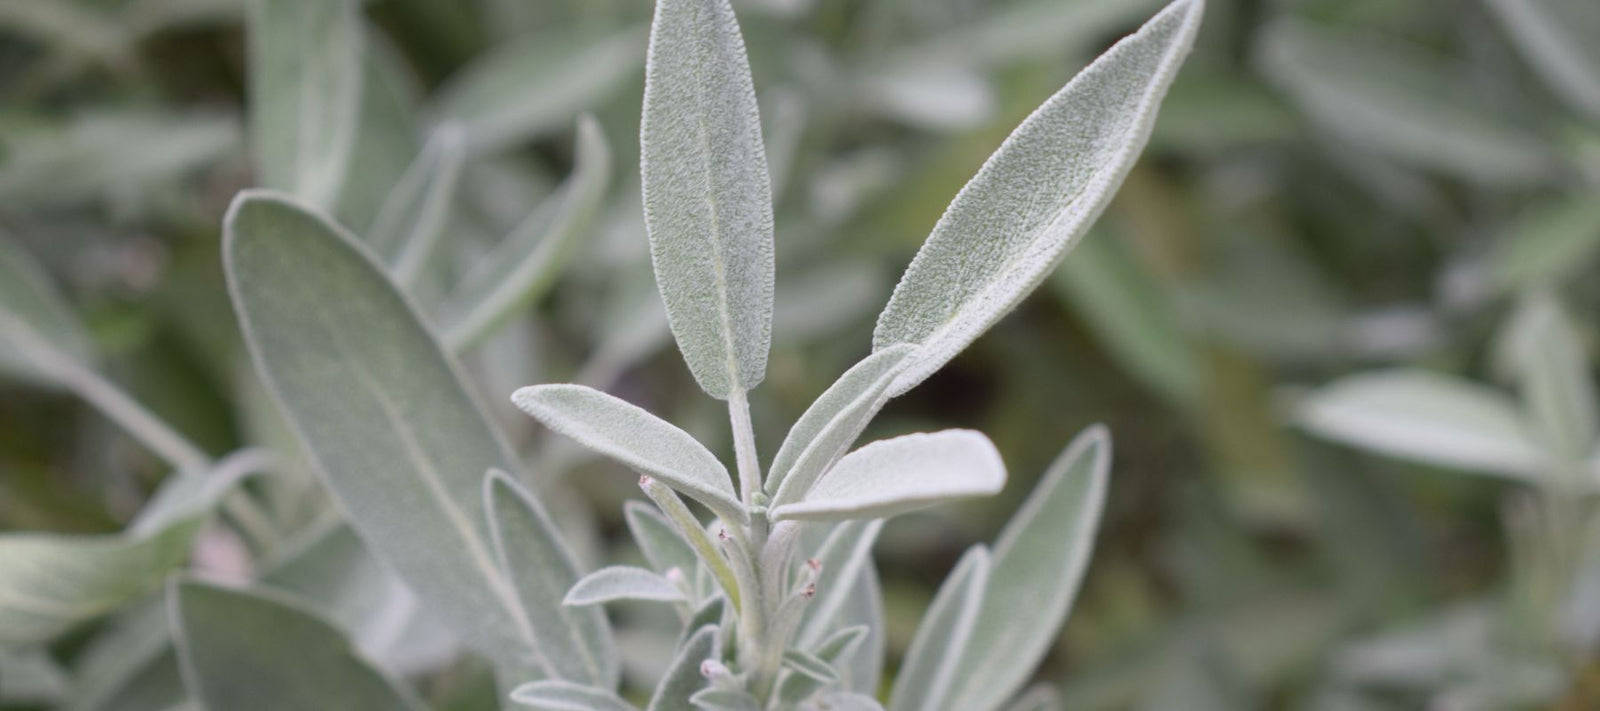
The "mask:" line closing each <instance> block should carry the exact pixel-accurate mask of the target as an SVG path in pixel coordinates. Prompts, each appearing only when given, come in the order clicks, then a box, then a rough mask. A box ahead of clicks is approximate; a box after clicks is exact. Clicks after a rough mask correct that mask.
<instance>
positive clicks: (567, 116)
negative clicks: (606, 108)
mask: <svg viewBox="0 0 1600 711" xmlns="http://www.w3.org/2000/svg"><path fill="white" fill-rule="evenodd" d="M642 44H643V43H642V41H641V38H640V32H639V31H638V30H637V29H628V30H623V31H622V32H618V33H616V34H614V35H611V36H609V37H605V38H599V39H596V38H594V37H584V36H581V34H580V35H573V34H572V33H571V32H569V31H566V30H561V31H556V32H551V33H548V34H546V35H543V36H540V37H536V38H519V39H516V40H513V41H509V42H506V43H504V44H502V45H501V46H500V47H498V48H495V49H492V50H490V51H489V52H488V53H487V54H485V55H483V56H482V57H480V58H478V59H476V60H474V61H473V62H472V63H470V64H468V65H467V66H466V67H464V68H462V69H461V71H460V72H458V73H456V74H455V75H454V76H452V77H450V79H449V80H448V81H447V82H446V83H445V85H444V86H443V87H441V88H440V89H439V93H438V94H437V98H436V100H435V101H436V103H435V105H434V108H433V114H434V118H435V120H436V121H437V122H438V123H446V122H449V123H454V124H457V125H459V126H460V127H461V130H462V133H463V134H464V135H465V136H466V137H467V141H468V148H469V150H470V151H472V152H473V153H488V152H497V151H501V150H505V149H507V148H511V147H513V146H515V145H516V144H518V143H522V142H524V141H527V140H529V139H532V138H536V137H539V136H541V135H543V134H545V133H548V132H550V131H554V130H559V129H560V128H561V127H563V126H566V125H568V124H570V123H571V122H572V120H573V119H574V118H575V117H577V115H578V114H579V113H581V112H583V111H587V110H590V109H593V108H595V106H596V104H598V103H600V101H602V100H603V99H605V98H606V97H607V96H609V95H611V94H612V93H613V92H615V91H616V89H617V87H618V86H619V85H621V84H622V83H623V82H625V81H627V80H629V79H631V78H633V77H634V76H635V74H636V72H637V71H638V67H639V57H640V50H641V49H642V47H641V45H642Z"/></svg>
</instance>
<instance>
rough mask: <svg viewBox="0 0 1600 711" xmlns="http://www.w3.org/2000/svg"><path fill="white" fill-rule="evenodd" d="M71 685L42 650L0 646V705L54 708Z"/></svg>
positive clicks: (64, 672) (65, 674) (58, 666)
mask: <svg viewBox="0 0 1600 711" xmlns="http://www.w3.org/2000/svg"><path fill="white" fill-rule="evenodd" d="M71 684H72V682H71V680H69V679H68V678H67V673H66V671H65V670H63V669H62V668H61V666H60V665H58V664H57V663H56V661H55V659H54V658H53V657H51V656H50V653H49V652H47V651H45V650H44V649H16V650H12V649H3V648H0V704H6V705H8V706H10V705H18V706H41V707H42V706H52V707H53V705H54V704H55V703H56V702H58V701H60V700H61V698H62V697H63V696H65V695H66V693H67V689H69V688H70V687H71Z"/></svg>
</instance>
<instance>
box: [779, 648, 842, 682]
mask: <svg viewBox="0 0 1600 711" xmlns="http://www.w3.org/2000/svg"><path fill="white" fill-rule="evenodd" d="M783 666H784V668H786V669H788V670H790V671H793V672H795V673H797V674H801V675H804V676H807V677H810V678H811V679H813V680H816V681H818V682H821V683H824V684H828V683H832V682H835V681H838V680H839V673H838V672H836V671H834V670H833V667H830V666H828V663H827V662H825V661H823V660H821V659H818V658H817V657H816V656H814V655H811V654H807V653H805V652H802V651H800V650H798V649H791V650H789V651H787V652H784V653H783Z"/></svg>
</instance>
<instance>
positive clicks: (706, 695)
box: [689, 688, 761, 711]
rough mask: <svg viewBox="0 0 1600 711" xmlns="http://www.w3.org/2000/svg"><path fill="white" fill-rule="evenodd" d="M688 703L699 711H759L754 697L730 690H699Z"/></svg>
mask: <svg viewBox="0 0 1600 711" xmlns="http://www.w3.org/2000/svg"><path fill="white" fill-rule="evenodd" d="M689 701H690V702H692V703H693V704H694V705H695V708H697V709H699V710H700V711H761V702H759V701H757V700H756V697H754V696H752V695H750V694H748V693H746V692H743V691H735V690H732V689H716V688H711V689H701V690H700V691H698V692H695V695H694V696H691V697H689Z"/></svg>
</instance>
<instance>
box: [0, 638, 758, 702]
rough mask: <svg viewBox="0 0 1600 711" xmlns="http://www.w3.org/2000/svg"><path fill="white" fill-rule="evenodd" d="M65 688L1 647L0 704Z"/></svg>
mask: <svg viewBox="0 0 1600 711" xmlns="http://www.w3.org/2000/svg"><path fill="white" fill-rule="evenodd" d="M68 687H69V680H68V679H67V673H66V671H65V670H63V669H62V668H61V666H60V665H59V664H57V663H56V661H55V658H53V657H51V656H50V654H49V652H47V651H45V650H44V649H19V650H11V649H0V704H6V705H8V706H9V705H21V706H35V705H37V706H46V705H53V704H55V703H56V702H57V701H60V700H61V698H62V697H63V696H64V695H65V694H66V691H67V689H68ZM757 711H759V709H758V710H757Z"/></svg>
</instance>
